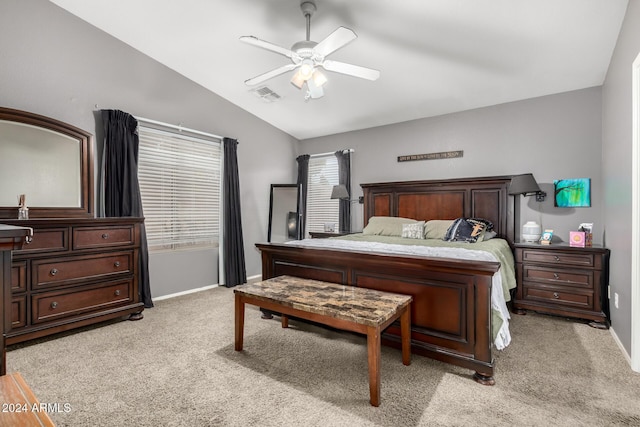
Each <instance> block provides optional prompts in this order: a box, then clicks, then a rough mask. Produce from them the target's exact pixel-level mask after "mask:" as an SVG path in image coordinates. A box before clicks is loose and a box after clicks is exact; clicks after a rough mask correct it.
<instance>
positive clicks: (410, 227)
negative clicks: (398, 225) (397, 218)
mask: <svg viewBox="0 0 640 427" xmlns="http://www.w3.org/2000/svg"><path fill="white" fill-rule="evenodd" d="M402 237H405V238H407V239H424V221H419V222H414V223H411V224H402Z"/></svg>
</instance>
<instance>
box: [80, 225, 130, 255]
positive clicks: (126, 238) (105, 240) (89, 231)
mask: <svg viewBox="0 0 640 427" xmlns="http://www.w3.org/2000/svg"><path fill="white" fill-rule="evenodd" d="M134 243H135V233H134V228H133V226H130V225H129V226H127V225H123V226H119V227H116V226H112V227H99V228H98V227H74V228H73V249H74V250H77V249H92V248H105V247H113V246H126V245H133V244H134Z"/></svg>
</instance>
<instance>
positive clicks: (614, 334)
mask: <svg viewBox="0 0 640 427" xmlns="http://www.w3.org/2000/svg"><path fill="white" fill-rule="evenodd" d="M609 332H610V333H611V336H612V337H613V340H614V341H615V342H616V344H618V347H619V348H620V351H621V352H622V355H623V356H624V358H625V360H626V361H627V363H628V364H629V366H630V367H631V368H632V369H633V363H631V356H630V355H629V353H627V349H626V348H624V345H622V341H620V338H618V335H617V334H616V331H615V330H614V329H613V327H610V328H609Z"/></svg>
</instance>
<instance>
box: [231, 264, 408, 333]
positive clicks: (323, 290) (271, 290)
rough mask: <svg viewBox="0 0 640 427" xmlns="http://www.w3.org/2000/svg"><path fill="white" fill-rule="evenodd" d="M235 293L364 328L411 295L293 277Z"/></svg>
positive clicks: (390, 313)
mask: <svg viewBox="0 0 640 427" xmlns="http://www.w3.org/2000/svg"><path fill="white" fill-rule="evenodd" d="M234 292H235V293H239V294H244V295H247V296H250V297H252V298H255V299H258V300H264V301H270V302H276V303H278V304H280V305H283V306H287V307H291V308H294V309H296V310H301V311H305V312H308V313H316V314H320V315H322V316H328V317H333V318H336V319H341V320H347V321H351V322H355V323H358V324H363V325H366V326H378V325H381V324H383V323H384V322H386V321H387V320H388V319H390V318H391V317H393V315H395V314H396V313H397V312H398V311H400V310H402V309H403V308H404V307H405V306H407V305H408V304H409V303H410V302H411V300H412V297H411V296H410V295H402V294H396V293H391V292H382V291H377V290H373V289H366V288H359V287H357V286H346V285H339V284H335V283H328V282H321V281H318V280H310V279H303V278H300V277H292V276H279V277H274V278H271V279H268V280H264V281H261V282H256V283H247V284H245V285H241V286H236V287H235V288H234Z"/></svg>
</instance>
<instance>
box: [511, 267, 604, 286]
mask: <svg viewBox="0 0 640 427" xmlns="http://www.w3.org/2000/svg"><path fill="white" fill-rule="evenodd" d="M522 280H523V281H524V282H537V283H544V284H549V285H553V286H573V287H581V288H586V289H593V271H591V270H569V269H562V268H545V267H540V266H537V265H528V264H524V265H523V266H522Z"/></svg>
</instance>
